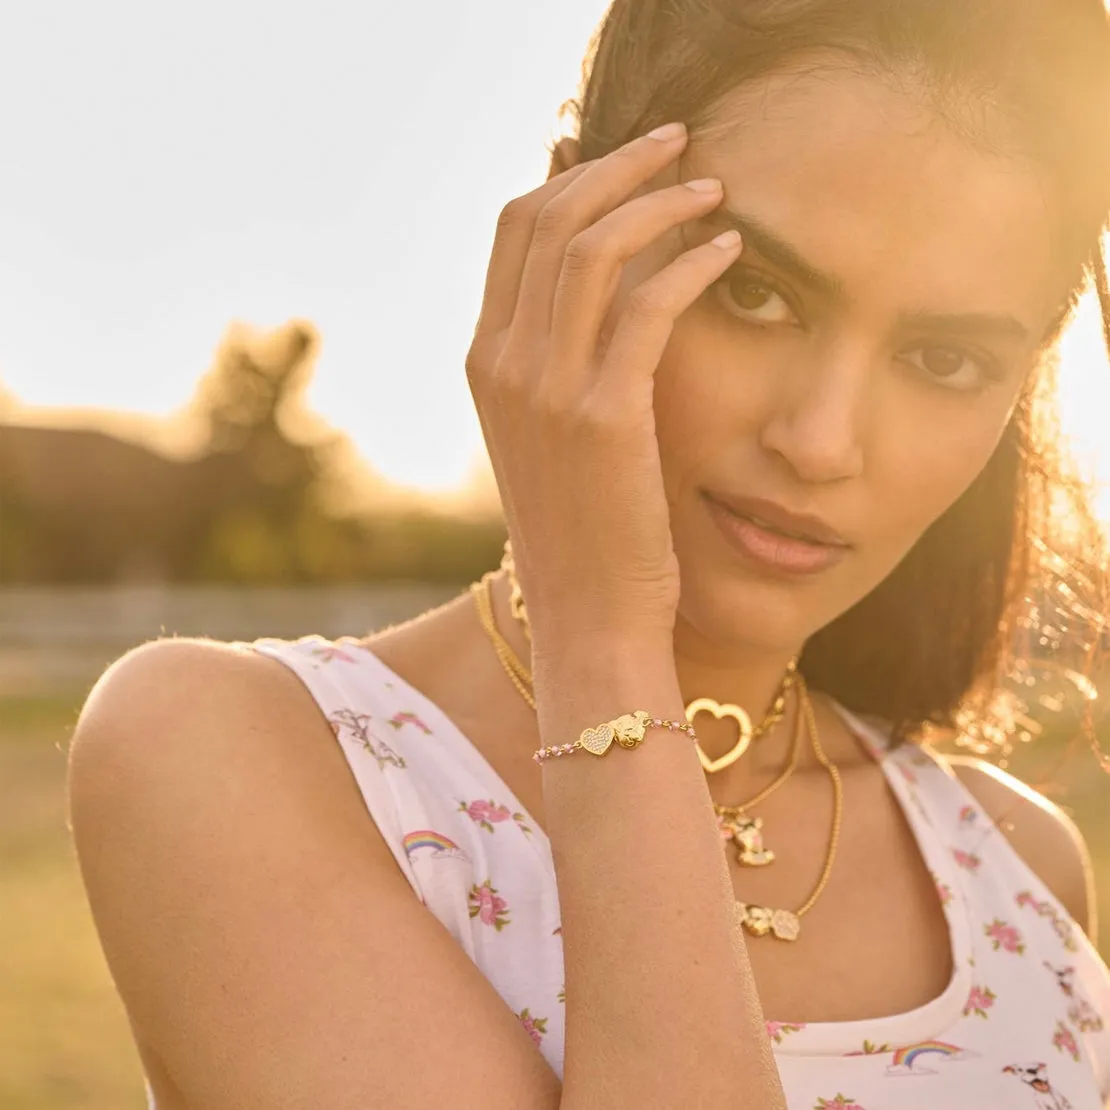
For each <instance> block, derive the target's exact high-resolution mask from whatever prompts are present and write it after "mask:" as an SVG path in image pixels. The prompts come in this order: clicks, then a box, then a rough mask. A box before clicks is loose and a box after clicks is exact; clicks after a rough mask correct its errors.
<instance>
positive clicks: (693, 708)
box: [686, 698, 752, 775]
mask: <svg viewBox="0 0 1110 1110" xmlns="http://www.w3.org/2000/svg"><path fill="white" fill-rule="evenodd" d="M703 712H705V713H712V714H713V716H714V717H716V718H717V719H718V720H720V719H721V718H722V717H731V718H732V719H733V720H734V721H735V722H736V727H737V728H738V729H739V735H738V736H737V738H736V743H735V744H733V746H732V747H731V748H729V750H728V751H727V752H725V754H724V755H722V756H721V758H720V759H710V758H709V756H707V755H706V754H705V752H703V751H702V750H701V744H698V743H695V744H694V747H696V748H697V749H698V759H700V760H701V765H702V768H703V770H704V771H705V773H706V774H707V775H712V774H715V773H716V772H717V771H723V770H724V769H725V768H726V767H731V766H732V764H734V763H735V762H736V761H737V760H738V759H739V758H740V757H741V756H742V755H743V754H744V753H745V752H746V751H747V750H748V745H749V744H750V743H751V742H752V719H751V717H749V716H748V715H747V713H745V712H744V710H743V709H741V708H740V706H738V705H721V703H720V702H717V701H714V700H713V699H712V698H696V699H695V700H694V701H692V702H690V704H689V705H688V706H686V720H687V721H689V722H690V724H693V723H694V717H696V716H697V714H699V713H703Z"/></svg>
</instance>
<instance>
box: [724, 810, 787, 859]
mask: <svg viewBox="0 0 1110 1110" xmlns="http://www.w3.org/2000/svg"><path fill="white" fill-rule="evenodd" d="M726 827H727V828H729V829H731V830H732V842H733V844H735V845H736V860H737V862H738V863H740V864H741V865H742V866H744V867H766V866H767V864H769V863H774V862H775V853H774V852H772V851H771V849H770V848H767V847H765V846H764V843H763V818H762V817H738V818H737V819H736V820H735V821H730V822H729V823H728V825H727V826H726Z"/></svg>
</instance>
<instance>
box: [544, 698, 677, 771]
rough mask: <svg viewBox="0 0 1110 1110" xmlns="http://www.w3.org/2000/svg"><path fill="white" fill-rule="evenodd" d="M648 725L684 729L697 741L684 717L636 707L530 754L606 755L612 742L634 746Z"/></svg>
mask: <svg viewBox="0 0 1110 1110" xmlns="http://www.w3.org/2000/svg"><path fill="white" fill-rule="evenodd" d="M649 728H665V729H668V730H669V731H671V732H685V733H686V734H687V735H688V736H689V737H690V739H691V740H693V741H694V743H695V744H696V743H697V742H698V736H697V733H696V732H694V726H693V725H691V724H690V723H689V722H687V721H666V720H663V718H661V717H652V716H650V715H649V714H648V713H647V712H646V711H645V710H643V709H637V710H636V711H635V712H634V713H625V714H623V715H622V716H620V717H617V718H616V719H615V720H612V721H606V722H605V724H602V725H594V726H592V727H591V728H586V729H583V730H582V733H581V735H580V736H579V737H578V739H577V740H575V741H574V743H573V744H561V745H556V746H555V747H553V748H540V750H539V751H537V752H534V753H533V755H532V758H533V759H534V760H535V761H536V762H537V763H543V761H544V760H545V759H550V758H551V757H552V756H555V757H557V758H558V757H562V756H564V755H573V753H574V752H576V751H584V752H589V753H590V754H591V755H605V753H606V752H607V751H608V750H609V748H610V747H611V746H612V744H613V742H614V741H616V743H618V744H620V745H621V747H623V748H635V747H637V746H638V745H639V744H640V743H641V742H642V741H643V739H644V733H645V731H646V730H647V729H649Z"/></svg>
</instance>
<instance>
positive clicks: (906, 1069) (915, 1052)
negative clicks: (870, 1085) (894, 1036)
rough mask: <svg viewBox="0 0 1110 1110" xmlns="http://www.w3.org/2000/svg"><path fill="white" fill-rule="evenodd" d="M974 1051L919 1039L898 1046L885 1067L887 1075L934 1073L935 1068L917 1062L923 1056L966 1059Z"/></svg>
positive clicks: (936, 1058) (932, 1059) (944, 1042)
mask: <svg viewBox="0 0 1110 1110" xmlns="http://www.w3.org/2000/svg"><path fill="white" fill-rule="evenodd" d="M975 1055H976V1053H974V1052H968V1051H967V1049H964V1048H958V1047H957V1046H956V1045H954V1044H948V1043H947V1042H946V1041H920V1042H919V1043H918V1044H908V1045H906V1046H905V1047H904V1048H899V1049H898V1050H897V1051H896V1052H895V1053H894V1059H893V1061H892V1062H891V1064H890V1066H889V1067H888V1068H887V1069H886V1070H887V1074H888V1075H935V1074H936V1069H935V1068H930V1067H927V1066H926V1065H925V1064H922V1063H919V1061H921V1060H923V1059H924V1058H925V1057H929V1058H930V1062H933V1061H941V1060H966V1059H967V1058H968V1057H970V1056H975Z"/></svg>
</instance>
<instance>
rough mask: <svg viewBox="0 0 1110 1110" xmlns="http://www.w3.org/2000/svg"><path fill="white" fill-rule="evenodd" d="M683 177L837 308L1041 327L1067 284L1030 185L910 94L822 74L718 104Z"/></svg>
mask: <svg viewBox="0 0 1110 1110" xmlns="http://www.w3.org/2000/svg"><path fill="white" fill-rule="evenodd" d="M682 173H683V176H684V177H695V176H697V177H700V176H715V177H719V178H721V180H722V182H723V184H724V190H725V199H724V206H725V207H726V208H730V209H734V210H737V211H741V212H743V213H745V214H747V215H750V216H753V217H755V218H756V219H758V220H759V221H760V222H761V223H763V224H766V225H767V227H769V228H770V229H773V231H774V232H775V233H776V234H777V235H779V236H781V237H782V238H784V239H786V240H787V241H789V242H790V243H791V245H792V246H794V247H795V248H796V249H797V250H798V251H799V252H800V253H801V254H803V255H804V256H805V258H806V260H807V261H808V262H810V263H811V264H813V265H814V266H816V267H818V268H820V269H822V270H826V271H828V272H829V273H831V274H832V275H834V276H836V277H838V278H839V279H840V280H841V282H842V284H843V285H844V287H845V290H846V291H847V294H848V296H849V298H858V299H859V300H861V301H864V302H868V303H878V302H879V301H890V300H891V299H897V301H898V306H897V307H899V308H905V307H907V306H908V307H912V308H916V309H935V310H938V311H952V310H968V309H977V310H981V311H1008V312H1013V313H1020V314H1022V315H1023V316H1024V317H1025V318H1027V319H1028V320H1029V321H1030V323H1031V324H1032V323H1034V322H1037V323H1043V322H1044V321H1042V320H1041V319H1040V317H1042V316H1043V317H1045V318H1047V316H1048V315H1049V314H1051V312H1052V311H1053V309H1054V307H1055V306H1056V305H1057V304H1058V303H1059V301H1060V299H1061V297H1062V296H1063V294H1064V292H1065V291H1066V287H1067V273H1066V270H1065V269H1064V266H1063V265H1062V263H1061V261H1060V259H1059V258H1058V257H1057V254H1056V245H1057V238H1056V234H1055V221H1056V212H1055V210H1054V203H1053V198H1052V197H1051V195H1050V193H1049V190H1048V185H1047V182H1046V180H1045V178H1044V176H1043V175H1042V174H1040V173H1038V172H1037V170H1036V168H1035V167H1033V166H1032V165H1029V164H1027V163H1025V162H1023V161H1021V160H1019V159H1017V158H1016V157H1007V156H1004V155H1002V154H994V153H988V152H986V151H984V150H981V149H978V148H976V147H974V146H973V145H971V143H969V142H968V141H967V140H965V139H964V138H962V137H960V136H958V135H956V134H955V133H954V132H953V131H952V130H951V129H950V128H949V127H947V126H946V125H945V124H944V123H943V122H941V121H940V120H939V119H938V118H937V117H936V115H935V114H934V113H933V112H932V111H930V109H929V107H928V106H927V103H926V102H925V100H924V98H922V97H918V96H915V95H914V94H913V92H912V90H909V89H905V90H902V89H898V88H895V86H894V84H893V83H892V82H890V81H887V80H884V79H882V78H880V77H878V76H873V75H869V74H865V73H862V72H859V71H857V70H853V69H850V68H847V67H846V66H843V65H837V64H835V63H832V64H824V65H821V66H819V67H818V66H812V67H807V68H805V69H800V68H799V69H795V70H792V71H779V72H776V73H773V74H771V75H768V76H766V77H763V78H760V79H759V80H757V81H752V82H749V83H747V84H745V85H744V86H742V87H740V88H738V89H735V90H733V91H732V92H730V93H729V94H727V95H726V96H725V97H723V98H722V99H721V100H720V101H719V102H718V104H717V105H716V107H715V110H714V112H713V113H712V115H711V117H710V119H709V120H708V121H707V122H706V123H705V124H704V125H703V126H699V127H698V128H696V129H695V130H694V132H693V133H692V135H691V141H690V144H689V146H688V148H687V151H686V154H685V155H684V165H683V169H682Z"/></svg>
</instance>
